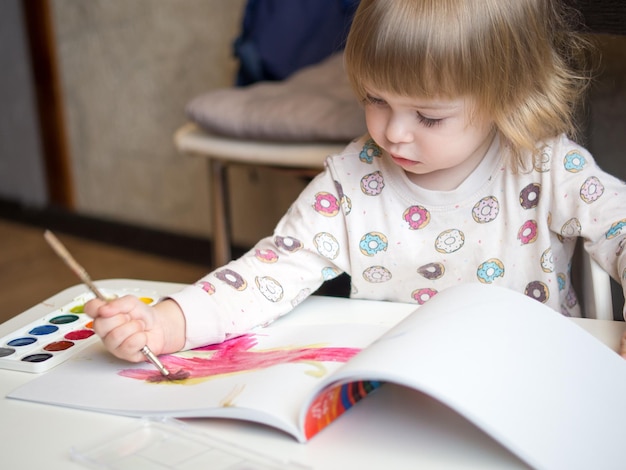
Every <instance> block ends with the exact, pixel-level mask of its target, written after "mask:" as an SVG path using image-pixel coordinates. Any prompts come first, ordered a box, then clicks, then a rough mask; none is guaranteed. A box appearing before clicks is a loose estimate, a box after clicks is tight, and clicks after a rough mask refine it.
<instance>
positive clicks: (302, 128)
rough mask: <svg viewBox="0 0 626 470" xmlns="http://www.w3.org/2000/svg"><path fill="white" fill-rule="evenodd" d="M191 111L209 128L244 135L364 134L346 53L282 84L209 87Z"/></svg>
mask: <svg viewBox="0 0 626 470" xmlns="http://www.w3.org/2000/svg"><path fill="white" fill-rule="evenodd" d="M186 113H187V116H188V117H189V119H191V120H192V121H193V122H195V123H196V124H198V125H199V126H200V127H201V128H203V129H205V130H207V131H209V132H214V133H218V134H222V135H225V136H230V137H240V138H245V139H255V140H274V141H290V142H316V141H328V142H347V141H350V140H352V139H354V138H355V137H358V136H360V135H361V134H363V133H365V117H364V114H363V109H362V107H361V105H360V104H359V103H358V102H357V100H356V98H355V96H354V94H353V92H352V89H351V88H350V85H349V83H348V79H347V77H346V75H345V72H344V70H343V54H342V53H338V54H335V55H333V56H331V57H329V58H328V59H326V60H324V61H322V62H320V63H319V64H315V65H312V66H309V67H305V68H303V69H301V70H299V71H298V72H296V73H294V74H293V75H291V76H290V77H289V78H288V79H286V80H284V81H281V82H259V83H256V84H254V85H250V86H247V87H240V88H237V87H231V88H224V89H216V90H212V91H209V92H207V93H204V94H202V95H200V96H198V97H196V98H194V99H193V100H191V102H190V103H189V104H188V105H187V107H186Z"/></svg>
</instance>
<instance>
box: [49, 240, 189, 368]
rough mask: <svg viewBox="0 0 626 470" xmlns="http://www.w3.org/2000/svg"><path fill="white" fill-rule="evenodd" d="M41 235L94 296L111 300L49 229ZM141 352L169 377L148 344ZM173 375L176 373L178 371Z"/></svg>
mask: <svg viewBox="0 0 626 470" xmlns="http://www.w3.org/2000/svg"><path fill="white" fill-rule="evenodd" d="M43 236H44V238H45V239H46V241H47V242H48V244H49V245H50V246H51V247H52V249H53V250H54V252H55V253H56V254H57V255H59V257H60V258H61V259H62V260H63V261H65V264H67V265H68V266H69V267H70V269H71V270H72V271H74V274H76V275H77V276H78V278H79V279H80V280H81V281H82V282H83V283H84V284H85V285H86V286H87V287H89V289H90V290H91V292H93V293H94V294H95V296H96V297H98V298H99V299H100V300H104V301H107V300H111V299H108V298H107V297H105V295H104V294H103V293H102V292H101V291H100V289H98V288H97V287H96V285H95V284H94V283H93V282H92V280H91V277H89V274H87V271H86V270H85V268H83V267H82V266H81V265H80V264H78V261H76V260H75V259H74V257H73V256H72V255H71V254H70V252H69V251H67V248H65V246H63V244H62V243H61V241H60V240H59V239H58V238H57V237H56V236H55V235H54V234H53V233H52V232H51V231H50V230H46V231H45V232H44V234H43ZM141 353H142V354H143V355H144V356H145V357H146V359H148V361H150V362H151V363H152V364H153V365H154V366H155V367H156V368H157V369H159V372H160V373H161V375H163V377H167V378H169V376H170V371H169V370H167V368H166V367H165V366H164V365H163V363H162V362H161V361H160V360H159V358H158V357H156V355H155V354H154V353H153V352H152V351H151V350H150V348H149V347H148V345H145V346H144V347H143V348H141ZM179 372H180V371H179ZM174 375H178V372H177V373H176V374H174ZM176 379H177V377H172V380H176Z"/></svg>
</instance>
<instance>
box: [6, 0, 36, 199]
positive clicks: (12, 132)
mask: <svg viewBox="0 0 626 470" xmlns="http://www.w3.org/2000/svg"><path fill="white" fill-rule="evenodd" d="M28 54H29V51H28V43H27V38H26V32H25V28H24V23H23V21H22V9H21V1H20V0H3V1H2V2H0V70H2V73H1V74H0V103H2V106H0V197H2V198H6V199H12V200H15V201H18V202H20V203H22V204H25V205H27V206H36V207H41V206H44V205H45V204H46V202H47V189H46V181H45V177H44V171H43V161H42V150H41V142H40V140H39V129H38V124H37V118H36V106H35V96H34V92H33V88H32V83H33V82H32V80H33V79H32V74H31V69H30V65H29V62H28Z"/></svg>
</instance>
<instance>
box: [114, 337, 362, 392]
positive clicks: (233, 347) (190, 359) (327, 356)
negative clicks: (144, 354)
mask: <svg viewBox="0 0 626 470" xmlns="http://www.w3.org/2000/svg"><path fill="white" fill-rule="evenodd" d="M257 344H258V341H257V335H255V334H246V335H242V336H238V337H236V338H232V339H229V340H226V341H224V342H223V343H220V344H213V345H209V346H204V347H200V348H197V349H194V350H191V351H186V352H181V353H177V354H172V355H165V356H161V357H160V359H161V362H163V364H164V365H165V367H167V368H168V369H169V370H181V369H182V370H184V371H186V372H188V373H189V375H188V377H187V378H185V379H182V380H174V381H164V380H160V374H159V372H158V371H157V370H155V369H124V370H122V371H120V372H119V374H120V375H121V376H123V377H129V378H133V379H137V380H145V381H147V382H153V383H165V384H168V383H169V384H172V383H177V384H181V383H183V384H192V383H197V382H203V381H205V380H207V379H211V378H215V377H216V376H223V375H230V374H238V373H244V372H249V371H254V370H259V369H265V368H268V367H271V366H275V365H278V364H287V363H300V364H307V365H309V366H312V369H310V370H308V371H306V372H305V373H306V374H309V375H313V376H315V377H321V376H324V375H325V374H326V369H325V367H324V365H323V364H322V363H323V362H347V361H348V360H349V359H350V358H352V357H353V356H355V355H356V354H357V353H358V352H359V351H361V349H360V348H345V347H325V346H321V345H309V346H285V347H279V348H271V349H262V350H256V349H254V348H255V346H257Z"/></svg>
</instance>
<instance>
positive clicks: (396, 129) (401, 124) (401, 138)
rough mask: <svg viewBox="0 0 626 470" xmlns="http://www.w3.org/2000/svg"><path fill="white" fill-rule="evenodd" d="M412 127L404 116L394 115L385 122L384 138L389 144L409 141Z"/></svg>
mask: <svg viewBox="0 0 626 470" xmlns="http://www.w3.org/2000/svg"><path fill="white" fill-rule="evenodd" d="M411 135H412V127H411V123H410V122H407V119H406V116H402V115H397V114H394V115H392V116H390V118H389V120H388V121H387V127H386V129H385V137H386V138H387V140H389V142H393V143H401V142H408V141H410V140H411Z"/></svg>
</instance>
